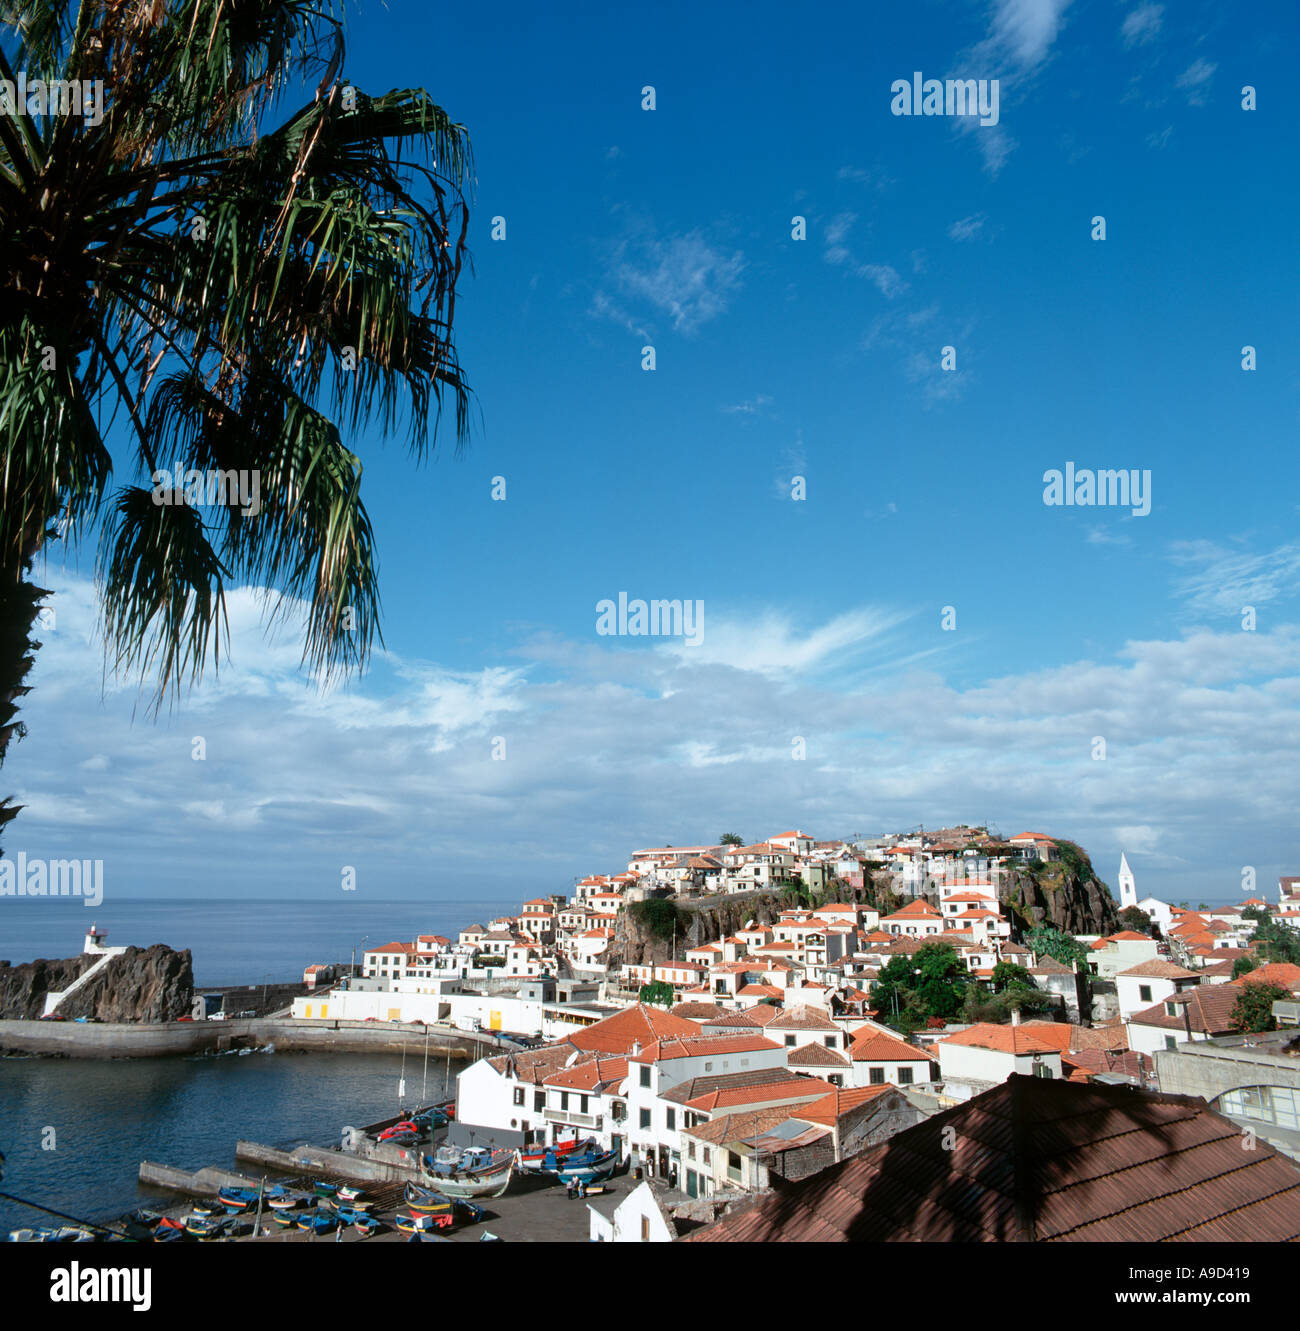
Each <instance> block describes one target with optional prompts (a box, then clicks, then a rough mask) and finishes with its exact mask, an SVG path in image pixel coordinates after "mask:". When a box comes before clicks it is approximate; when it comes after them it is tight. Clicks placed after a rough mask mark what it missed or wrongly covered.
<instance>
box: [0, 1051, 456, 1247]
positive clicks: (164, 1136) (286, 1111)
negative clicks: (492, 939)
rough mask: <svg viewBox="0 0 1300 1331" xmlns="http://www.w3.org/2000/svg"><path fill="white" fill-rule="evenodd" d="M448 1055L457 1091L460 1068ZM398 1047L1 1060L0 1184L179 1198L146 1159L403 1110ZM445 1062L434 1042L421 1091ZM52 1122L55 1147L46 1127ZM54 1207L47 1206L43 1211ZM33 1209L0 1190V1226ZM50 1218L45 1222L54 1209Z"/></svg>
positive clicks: (63, 1195) (287, 1143)
mask: <svg viewBox="0 0 1300 1331" xmlns="http://www.w3.org/2000/svg"><path fill="white" fill-rule="evenodd" d="M423 1059H424V1046H423V1044H422V1043H421V1042H419V1041H418V1040H417V1041H415V1042H413V1044H412V1046H411V1049H410V1051H409V1053H408V1054H407V1058H406V1090H407V1098H406V1105H407V1107H408V1108H409V1107H410V1106H411V1105H412V1103H413V1102H414V1101H416V1100H418V1099H419V1098H420V1093H421V1090H422V1087H423V1085H424V1081H423V1077H424V1064H423ZM462 1066H464V1065H463V1064H457V1063H452V1064H451V1079H452V1089H451V1090H446V1091H445V1095H446V1096H450V1095H452V1094H454V1083H455V1076H456V1072H457V1070H458V1068H459V1067H462ZM401 1067H402V1056H401V1055H400V1054H364V1055H360V1054H356V1055H349V1054H288V1053H286V1054H277V1053H269V1054H263V1053H255V1054H248V1055H246V1056H242V1057H241V1056H239V1055H222V1056H219V1057H202V1058H200V1057H194V1058H139V1059H120V1060H117V1061H110V1062H100V1061H98V1060H94V1061H92V1060H70V1059H69V1060H62V1059H59V1060H55V1059H36V1058H23V1059H16V1058H7V1059H0V1151H3V1152H4V1154H5V1156H6V1163H5V1167H4V1181H3V1183H0V1190H3V1191H5V1192H8V1193H12V1194H14V1195H15V1196H18V1197H25V1198H30V1199H31V1200H32V1201H37V1202H41V1203H43V1204H44V1205H46V1206H52V1207H54V1208H55V1209H56V1210H59V1211H65V1212H67V1213H69V1214H71V1215H75V1216H78V1217H82V1218H85V1219H87V1220H111V1219H115V1218H116V1217H118V1216H120V1215H121V1214H122V1213H123V1212H125V1211H129V1210H132V1209H134V1208H135V1207H137V1206H148V1205H152V1204H167V1205H174V1204H175V1203H176V1202H178V1201H181V1200H183V1198H182V1197H180V1196H179V1195H178V1194H175V1193H155V1192H151V1191H147V1190H143V1189H140V1188H139V1187H138V1186H137V1183H136V1179H137V1176H138V1171H139V1167H140V1161H141V1160H154V1161H157V1162H159V1163H161V1164H167V1165H175V1166H177V1167H178V1168H181V1169H201V1168H202V1167H203V1166H204V1165H219V1166H222V1167H225V1168H227V1169H233V1168H237V1167H239V1168H245V1169H246V1170H247V1171H248V1172H252V1168H251V1167H249V1166H236V1163H235V1142H236V1141H237V1140H238V1139H239V1138H241V1137H246V1138H250V1139H252V1140H253V1141H259V1142H263V1143H265V1144H266V1145H269V1146H275V1147H279V1148H281V1149H288V1148H290V1147H293V1146H297V1145H299V1144H300V1143H302V1142H313V1143H316V1144H318V1145H326V1146H327V1145H331V1144H333V1143H334V1142H336V1141H338V1139H339V1130H340V1129H341V1128H342V1127H343V1126H344V1125H351V1126H354V1127H360V1126H362V1125H363V1124H366V1123H374V1122H376V1121H377V1120H379V1119H381V1118H385V1117H387V1116H388V1115H390V1114H394V1113H396V1112H397V1108H398V1103H397V1089H398V1078H399V1075H400V1072H401ZM446 1070H447V1065H446V1063H445V1062H439V1061H438V1059H437V1057H436V1055H434V1054H433V1053H431V1054H430V1058H429V1065H428V1093H429V1098H430V1099H431V1100H432V1099H442V1098H444V1088H445V1087H446V1086H447V1081H446V1076H445V1074H446ZM49 1128H52V1129H53V1130H54V1139H53V1140H54V1145H55V1149H54V1150H42V1149H41V1141H42V1135H43V1134H45V1135H46V1137H47V1138H48V1133H47V1131H46V1130H47V1129H49ZM47 1219H48V1218H47ZM45 1222H46V1221H43V1220H42V1217H41V1215H40V1213H39V1212H37V1211H32V1210H30V1209H28V1208H26V1207H20V1206H17V1205H16V1204H14V1203H12V1202H8V1201H5V1200H3V1199H0V1230H3V1231H4V1232H7V1231H8V1230H10V1229H13V1228H15V1227H17V1226H18V1225H30V1224H33V1223H35V1224H41V1223H45ZM49 1223H53V1222H52V1221H50V1222H49Z"/></svg>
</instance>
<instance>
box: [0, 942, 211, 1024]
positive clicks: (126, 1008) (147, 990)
mask: <svg viewBox="0 0 1300 1331" xmlns="http://www.w3.org/2000/svg"><path fill="white" fill-rule="evenodd" d="M95 960H96V958H95V957H93V956H84V955H83V956H79V957H69V958H67V959H66V960H55V961H50V960H45V959H41V960H38V961H29V962H27V963H25V964H24V965H21V966H8V967H4V968H0V1018H8V1019H14V1018H20V1019H21V1018H26V1019H28V1020H34V1019H35V1018H37V1017H39V1016H40V1015H41V1014H42V1013H43V1012H44V1010H45V995H46V994H47V993H48V992H49V991H51V990H54V991H59V990H64V989H68V988H70V987H71V986H72V984H73V982H74V981H75V980H76V979H77V978H78V977H79V976H80V975H82V974H84V972H86V971H87V970H89V969H90V967H91V966H93V965H94V964H95ZM193 1001H194V971H193V968H192V965H191V960H190V954H189V951H188V950H186V951H184V952H175V951H173V950H172V949H171V948H169V947H165V946H164V945H163V944H161V943H156V944H154V946H153V947H147V948H140V947H129V948H127V950H126V951H125V952H123V953H122V954H121V956H117V957H114V958H113V960H112V961H110V962H109V963H108V964H107V965H106V966H105V967H104V969H103V970H102V971H100V972H99V974H98V975H96V976H95V977H94V979H92V980H90V981H89V982H88V983H87V984H85V985H84V986H83V987H82V988H80V989H78V990H77V991H76V993H74V994H70V995H69V996H68V997H67V998H66V999H64V1001H63V1002H62V1003H61V1004H60V1005H59V1009H58V1011H59V1015H60V1016H61V1017H66V1018H67V1019H68V1020H69V1021H71V1020H72V1019H73V1018H75V1017H97V1018H98V1019H99V1020H100V1021H129V1022H137V1021H142V1022H148V1021H175V1020H176V1019H177V1018H178V1017H186V1016H189V1014H190V1008H191V1005H192V1004H193Z"/></svg>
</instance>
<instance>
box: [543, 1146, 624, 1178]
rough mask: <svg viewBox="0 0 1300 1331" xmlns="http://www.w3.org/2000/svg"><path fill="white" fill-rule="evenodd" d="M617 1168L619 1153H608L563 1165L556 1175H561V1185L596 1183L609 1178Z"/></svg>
mask: <svg viewBox="0 0 1300 1331" xmlns="http://www.w3.org/2000/svg"><path fill="white" fill-rule="evenodd" d="M617 1166H618V1155H617V1153H616V1152H614V1151H606V1152H605V1154H604V1155H598V1156H594V1157H591V1158H587V1157H584V1158H583V1159H581V1160H575V1161H574V1162H573V1163H572V1164H568V1163H566V1164H562V1165H561V1166H560V1167H559V1169H558V1170H556V1173H557V1174H558V1175H559V1177H560V1182H561V1183H569V1182H574V1183H594V1182H595V1181H596V1180H598V1179H606V1178H609V1176H610V1175H611V1174H612V1173H613V1172H614V1170H615V1169H616V1168H617Z"/></svg>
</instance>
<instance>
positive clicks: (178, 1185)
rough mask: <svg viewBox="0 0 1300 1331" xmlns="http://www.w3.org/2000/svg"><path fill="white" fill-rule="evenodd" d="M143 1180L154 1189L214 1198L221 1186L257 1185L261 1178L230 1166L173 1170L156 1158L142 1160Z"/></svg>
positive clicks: (141, 1179)
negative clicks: (240, 1172) (248, 1175)
mask: <svg viewBox="0 0 1300 1331" xmlns="http://www.w3.org/2000/svg"><path fill="white" fill-rule="evenodd" d="M140 1182H141V1183H143V1184H145V1185H146V1186H148V1187H151V1188H166V1189H168V1190H169V1191H171V1192H184V1193H188V1194H189V1195H190V1196H191V1197H214V1196H215V1195H216V1193H217V1191H218V1189H220V1188H256V1187H257V1186H258V1184H259V1183H260V1182H261V1177H260V1176H259V1177H258V1178H248V1177H247V1176H246V1175H244V1174H236V1173H234V1172H232V1171H231V1170H229V1169H217V1168H216V1167H215V1166H211V1165H209V1166H208V1167H207V1168H205V1169H200V1170H198V1171H197V1172H196V1173H193V1174H191V1173H190V1172H189V1171H188V1170H185V1169H173V1168H172V1167H171V1166H170V1165H160V1164H157V1163H156V1162H155V1161H153V1160H142V1161H141V1162H140Z"/></svg>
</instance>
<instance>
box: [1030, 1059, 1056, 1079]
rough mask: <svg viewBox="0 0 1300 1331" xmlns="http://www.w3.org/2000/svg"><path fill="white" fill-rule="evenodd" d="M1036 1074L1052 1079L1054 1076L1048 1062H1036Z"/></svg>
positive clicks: (1036, 1075)
mask: <svg viewBox="0 0 1300 1331" xmlns="http://www.w3.org/2000/svg"><path fill="white" fill-rule="evenodd" d="M1034 1076H1035V1077H1046V1078H1047V1079H1048V1080H1049V1081H1050V1080H1051V1077H1052V1069H1051V1068H1049V1067H1048V1066H1047V1064H1046V1063H1035V1064H1034Z"/></svg>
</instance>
